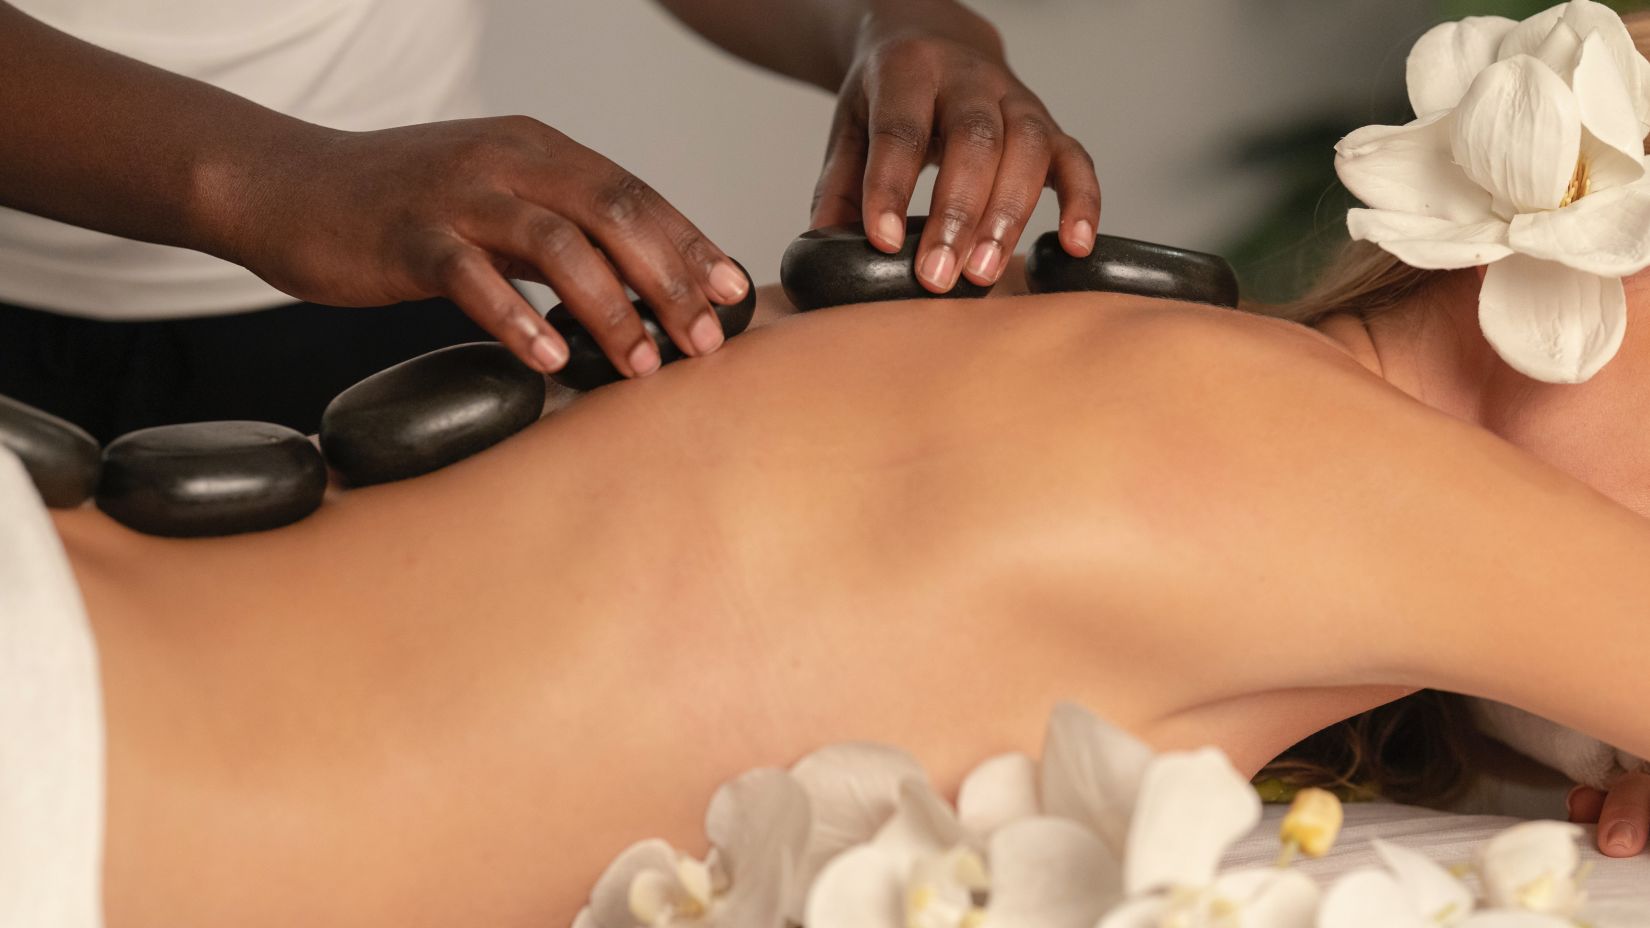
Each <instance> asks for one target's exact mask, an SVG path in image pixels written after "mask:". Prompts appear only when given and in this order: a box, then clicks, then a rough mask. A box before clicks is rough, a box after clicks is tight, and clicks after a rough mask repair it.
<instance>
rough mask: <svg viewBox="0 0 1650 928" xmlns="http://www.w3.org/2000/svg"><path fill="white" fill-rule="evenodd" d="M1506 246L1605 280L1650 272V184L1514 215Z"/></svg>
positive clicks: (1622, 188) (1607, 191)
mask: <svg viewBox="0 0 1650 928" xmlns="http://www.w3.org/2000/svg"><path fill="white" fill-rule="evenodd" d="M1507 242H1508V244H1510V245H1511V246H1512V247H1513V248H1514V249H1516V250H1518V251H1519V252H1521V253H1523V254H1526V255H1529V256H1530V257H1532V258H1541V259H1544V260H1547V261H1556V262H1558V263H1560V264H1563V265H1566V266H1568V267H1571V268H1574V269H1575V270H1578V271H1585V272H1587V273H1589V274H1597V275H1599V276H1601V277H1630V276H1632V275H1634V274H1637V273H1638V272H1639V271H1642V270H1644V269H1645V268H1646V267H1650V183H1639V184H1634V185H1632V186H1630V187H1617V188H1616V189H1614V190H1606V191H1604V192H1602V193H1595V194H1593V195H1592V196H1590V197H1582V198H1581V199H1579V200H1577V201H1575V202H1574V203H1572V204H1570V205H1569V206H1566V207H1564V208H1563V209H1560V210H1553V211H1551V212H1542V213H1529V214H1526V215H1521V216H1515V217H1513V221H1512V224H1511V227H1510V228H1509V229H1508V233H1507Z"/></svg>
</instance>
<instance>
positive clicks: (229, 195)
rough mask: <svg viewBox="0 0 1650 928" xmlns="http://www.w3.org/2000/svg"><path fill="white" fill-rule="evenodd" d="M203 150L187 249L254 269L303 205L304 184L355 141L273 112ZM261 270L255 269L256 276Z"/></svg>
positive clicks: (187, 221)
mask: <svg viewBox="0 0 1650 928" xmlns="http://www.w3.org/2000/svg"><path fill="white" fill-rule="evenodd" d="M267 115H268V117H270V118H267V119H258V120H252V121H248V122H246V123H243V124H241V125H238V126H236V127H235V129H234V131H232V132H228V133H226V135H227V136H230V138H228V139H227V140H226V141H225V142H224V143H223V144H220V145H208V146H203V147H202V149H201V150H200V152H199V157H198V159H197V161H196V163H195V164H194V165H193V167H192V170H191V172H190V176H191V182H190V183H191V189H190V191H189V196H188V197H187V204H188V205H187V207H186V209H185V216H184V229H183V232H182V234H183V237H184V238H185V239H186V242H185V244H186V245H188V247H191V248H194V249H196V250H199V251H203V252H206V253H207V254H210V255H213V256H216V257H219V258H223V259H224V260H227V261H232V262H234V263H236V264H241V265H243V266H247V265H250V264H252V260H251V259H252V257H253V255H255V254H256V253H258V251H259V250H260V249H264V248H267V247H268V245H269V240H270V237H271V236H272V235H279V234H280V233H279V226H280V222H281V217H283V216H285V215H286V213H287V212H288V211H289V210H290V208H291V207H292V205H293V203H294V201H295V200H296V199H298V198H299V194H300V193H301V191H302V187H303V184H304V180H303V178H304V176H305V175H306V174H307V173H309V168H308V167H306V166H311V165H314V164H316V163H317V162H318V161H320V160H321V157H322V155H323V153H324V152H325V151H326V150H327V149H328V148H330V147H332V146H335V145H336V144H337V142H338V141H339V139H340V138H342V137H343V136H346V135H348V133H344V132H339V131H336V130H333V129H328V128H326V127H324V126H318V125H315V124H313V123H308V122H304V121H302V120H299V119H293V118H291V117H288V116H283V115H281V114H278V113H273V112H269V113H268V114H267ZM254 270H255V268H254Z"/></svg>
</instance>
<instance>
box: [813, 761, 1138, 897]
mask: <svg viewBox="0 0 1650 928" xmlns="http://www.w3.org/2000/svg"><path fill="white" fill-rule="evenodd" d="M996 772H998V773H1000V772H1001V770H998V771H996ZM1119 887H1120V877H1119V865H1118V862H1117V859H1116V858H1115V857H1114V856H1113V855H1112V853H1111V852H1110V851H1109V850H1108V849H1107V848H1106V846H1105V844H1104V843H1102V842H1101V840H1100V839H1099V838H1098V837H1097V836H1095V835H1094V834H1093V833H1092V832H1090V831H1089V830H1088V829H1086V828H1084V827H1082V826H1081V825H1078V824H1077V823H1075V822H1072V821H1069V820H1067V819H1061V818H1050V817H1025V818H1016V819H1014V820H1013V821H1009V822H1008V823H1006V824H1001V825H1000V826H999V827H997V828H995V830H993V831H992V833H991V834H990V835H989V837H983V836H981V835H978V834H974V833H971V832H970V831H969V829H968V828H966V827H965V826H964V825H963V823H962V822H961V820H960V819H959V817H958V815H957V813H955V812H953V811H952V810H951V807H950V806H949V805H947V804H946V803H945V801H944V800H942V799H941V798H940V797H939V796H938V795H936V794H935V793H934V791H933V789H932V788H931V787H929V786H928V785H927V783H925V782H919V781H914V780H912V781H906V782H905V783H904V784H903V785H902V788H901V797H900V806H899V810H898V812H896V813H895V815H894V817H893V818H892V819H890V820H889V821H888V823H887V824H886V825H884V826H883V828H882V829H881V830H880V831H879V832H878V833H877V835H876V837H875V838H874V839H873V840H872V841H870V842H869V843H867V844H863V845H860V846H858V847H855V848H852V849H850V850H848V851H847V852H845V853H843V854H840V855H839V856H837V857H836V858H834V859H833V860H831V862H830V863H829V864H827V865H826V866H825V869H824V870H823V871H821V872H820V874H819V878H818V880H817V881H815V883H814V885H813V888H812V890H811V891H810V892H809V894H808V902H807V907H806V911H805V917H804V919H803V923H804V924H805V925H807V926H808V928H1025V926H1036V928H1092V926H1093V925H1094V923H1095V920H1096V919H1097V918H1099V917H1100V914H1101V913H1102V912H1104V911H1105V910H1106V908H1107V907H1108V906H1109V905H1111V904H1112V903H1113V902H1115V901H1116V900H1117V899H1118V897H1119Z"/></svg>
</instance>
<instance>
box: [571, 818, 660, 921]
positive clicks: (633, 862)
mask: <svg viewBox="0 0 1650 928" xmlns="http://www.w3.org/2000/svg"><path fill="white" fill-rule="evenodd" d="M676 860H677V855H676V849H675V848H673V847H671V846H670V845H669V844H668V843H667V842H664V841H660V840H658V839H654V840H650V841H638V842H637V843H635V844H632V845H631V846H630V847H628V848H625V850H624V852H623V853H621V854H620V855H619V856H618V857H616V858H614V859H613V862H612V863H611V864H608V866H607V872H605V873H603V874H602V876H601V879H599V880H597V881H596V887H595V888H594V889H592V890H591V891H590V909H589V911H590V916H591V921H592V922H594V923H595V925H596V926H598V928H636V925H637V920H636V916H635V915H633V914H631V911H630V886H631V884H632V883H634V882H636V878H637V877H639V876H641V875H642V874H644V873H647V872H650V871H653V872H660V873H667V874H669V873H675V872H676Z"/></svg>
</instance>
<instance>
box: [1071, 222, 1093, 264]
mask: <svg viewBox="0 0 1650 928" xmlns="http://www.w3.org/2000/svg"><path fill="white" fill-rule="evenodd" d="M1071 238H1072V241H1073V242H1074V243H1075V244H1076V245H1077V247H1078V249H1079V250H1080V251H1081V252H1082V254H1080V255H1078V257H1082V256H1083V255H1087V254H1088V253H1089V252H1091V251H1093V250H1094V226H1093V225H1091V224H1090V223H1089V221H1088V220H1087V219H1079V220H1077V224H1076V225H1074V226H1072V227H1071Z"/></svg>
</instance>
